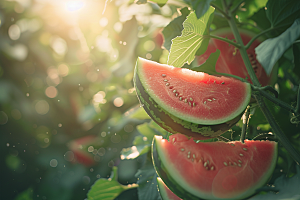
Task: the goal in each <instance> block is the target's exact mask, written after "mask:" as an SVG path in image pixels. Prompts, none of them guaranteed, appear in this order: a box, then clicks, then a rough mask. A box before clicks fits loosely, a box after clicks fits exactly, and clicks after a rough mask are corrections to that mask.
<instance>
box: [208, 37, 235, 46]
mask: <svg viewBox="0 0 300 200" xmlns="http://www.w3.org/2000/svg"><path fill="white" fill-rule="evenodd" d="M209 37H211V38H214V39H217V40H221V41H224V42H227V43H229V44H231V45H233V46H235V47H236V48H238V49H239V48H241V45H239V44H237V43H236V42H233V41H231V40H228V39H226V38H223V37H219V36H216V35H209Z"/></svg>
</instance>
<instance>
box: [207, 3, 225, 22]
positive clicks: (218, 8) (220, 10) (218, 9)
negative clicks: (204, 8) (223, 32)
mask: <svg viewBox="0 0 300 200" xmlns="http://www.w3.org/2000/svg"><path fill="white" fill-rule="evenodd" d="M210 5H211V6H212V7H214V8H215V9H216V10H217V11H219V12H220V13H222V15H223V16H224V17H225V18H226V19H229V16H228V15H227V14H226V13H225V12H224V11H223V10H222V9H221V8H220V7H219V6H217V5H215V4H213V3H211V4H210Z"/></svg>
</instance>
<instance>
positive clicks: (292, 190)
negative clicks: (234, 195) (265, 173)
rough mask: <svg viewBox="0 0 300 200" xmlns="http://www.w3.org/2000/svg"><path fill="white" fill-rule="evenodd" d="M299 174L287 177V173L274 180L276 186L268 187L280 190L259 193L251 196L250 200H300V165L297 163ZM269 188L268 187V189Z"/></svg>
mask: <svg viewBox="0 0 300 200" xmlns="http://www.w3.org/2000/svg"><path fill="white" fill-rule="evenodd" d="M296 168H297V174H296V175H294V176H293V177H291V178H287V177H286V176H285V175H282V176H281V177H279V178H277V179H276V180H275V182H274V185H275V187H273V186H271V187H268V188H269V190H273V191H274V190H277V191H279V192H276V193H274V192H268V193H267V194H259V195H256V196H254V197H253V198H250V199H249V200H266V199H272V200H280V199H288V200H299V199H300V194H299V185H300V167H299V166H298V165H297V166H296ZM267 190H268V189H267Z"/></svg>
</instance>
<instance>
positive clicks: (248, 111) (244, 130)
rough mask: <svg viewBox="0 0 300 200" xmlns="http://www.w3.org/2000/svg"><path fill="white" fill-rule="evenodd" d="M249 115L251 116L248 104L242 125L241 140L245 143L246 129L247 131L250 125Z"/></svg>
mask: <svg viewBox="0 0 300 200" xmlns="http://www.w3.org/2000/svg"><path fill="white" fill-rule="evenodd" d="M249 116H250V106H247V109H246V111H245V112H244V114H243V126H242V133H241V138H240V141H241V142H242V143H244V140H245V138H246V131H247V127H248V122H249Z"/></svg>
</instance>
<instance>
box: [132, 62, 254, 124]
mask: <svg viewBox="0 0 300 200" xmlns="http://www.w3.org/2000/svg"><path fill="white" fill-rule="evenodd" d="M146 63H147V64H149V63H150V64H152V63H153V65H157V64H158V63H155V62H153V61H149V60H146V59H143V58H138V59H137V62H136V69H135V73H136V74H137V75H136V76H138V77H139V79H140V83H141V84H142V85H143V87H144V89H145V91H146V92H147V93H148V94H149V96H150V97H151V98H152V99H153V100H154V101H155V102H156V103H157V104H158V105H160V107H162V108H163V109H164V110H168V111H169V112H170V114H172V115H173V116H176V117H177V118H179V119H181V120H184V121H189V122H193V123H195V124H203V125H215V124H222V123H226V122H228V121H230V120H233V119H234V118H235V117H237V116H239V115H240V114H241V113H242V112H243V111H244V110H245V108H246V107H247V105H248V104H249V102H250V98H251V86H250V84H249V83H246V82H244V83H243V82H240V83H241V84H243V86H244V88H245V94H246V95H245V96H243V99H244V100H243V102H242V103H241V104H240V105H239V106H238V107H237V108H235V112H232V113H230V114H229V115H227V116H226V117H223V118H220V119H210V120H209V119H204V118H203V117H202V118H199V117H195V116H192V115H190V114H189V113H182V112H180V111H177V110H176V109H174V108H173V105H168V104H165V103H164V102H163V101H162V100H161V99H160V97H158V96H157V95H155V93H154V91H153V90H151V89H149V86H148V85H147V81H146V79H147V78H146V76H147V72H144V71H143V69H144V68H143V65H144V64H146ZM159 65H161V66H162V67H168V68H170V69H172V66H168V65H162V64H159ZM183 70H188V69H183ZM188 71H190V72H194V71H192V70H188ZM194 73H195V74H197V73H201V72H194ZM197 75H198V74H197ZM206 75H207V74H206ZM209 76H210V75H209ZM224 78H226V79H227V80H228V77H224Z"/></svg>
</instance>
